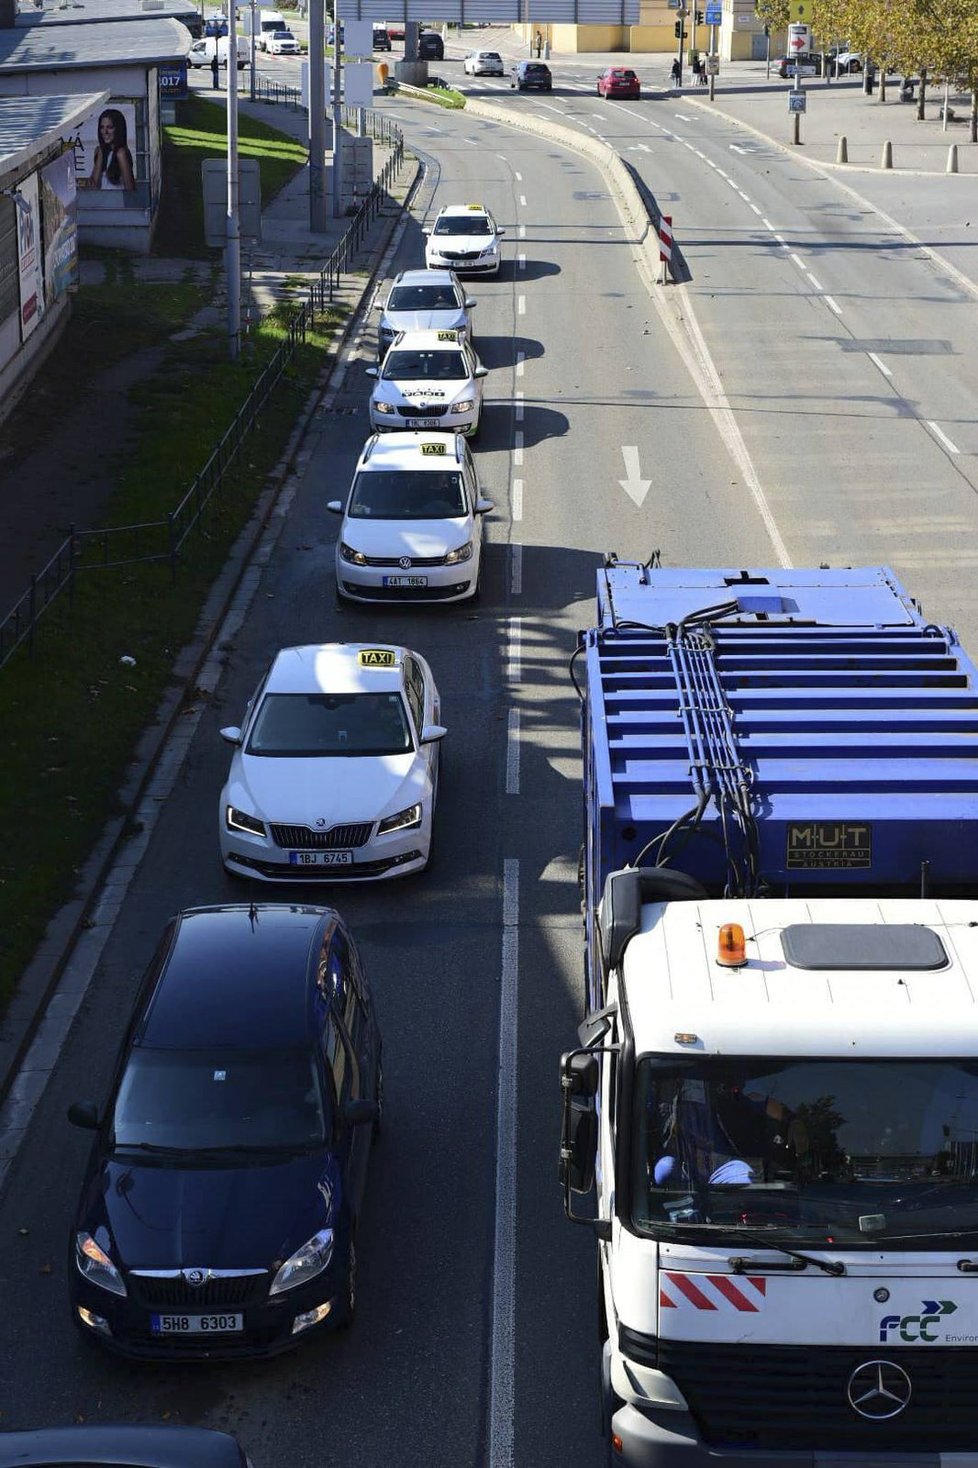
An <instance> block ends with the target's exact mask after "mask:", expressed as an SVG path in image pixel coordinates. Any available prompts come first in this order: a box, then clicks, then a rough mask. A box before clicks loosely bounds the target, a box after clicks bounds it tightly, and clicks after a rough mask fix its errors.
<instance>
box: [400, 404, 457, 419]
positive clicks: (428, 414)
mask: <svg viewBox="0 0 978 1468" xmlns="http://www.w3.org/2000/svg"><path fill="white" fill-rule="evenodd" d="M397 411H398V412H399V413H400V415H401V417H402V418H441V417H443V416H444V414H445V413H447V412H448V404H447V403H432V404H431V406H430V407H428V408H412V407H410V406H408V407H405V406H404V405H403V404H402V405H401V406H400V407H399V408H398V410H397Z"/></svg>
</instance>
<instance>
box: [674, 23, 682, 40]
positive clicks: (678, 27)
mask: <svg viewBox="0 0 978 1468" xmlns="http://www.w3.org/2000/svg"><path fill="white" fill-rule="evenodd" d="M682 38H683V23H682V21H681V20H677V21H676V40H677V41H681V40H682Z"/></svg>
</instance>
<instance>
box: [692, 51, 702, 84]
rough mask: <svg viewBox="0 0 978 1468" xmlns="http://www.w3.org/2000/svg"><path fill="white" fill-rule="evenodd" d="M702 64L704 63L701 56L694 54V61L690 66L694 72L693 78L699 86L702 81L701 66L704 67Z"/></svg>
mask: <svg viewBox="0 0 978 1468" xmlns="http://www.w3.org/2000/svg"><path fill="white" fill-rule="evenodd" d="M702 65H703V63H702V62H701V61H700V58H699V56H694V57H693V59H692V61H691V62H690V66H691V68H692V72H693V80H694V81H695V83H696V85H697V86H699V82H700V68H701V67H702Z"/></svg>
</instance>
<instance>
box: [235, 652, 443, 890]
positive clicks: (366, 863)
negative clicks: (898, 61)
mask: <svg viewBox="0 0 978 1468" xmlns="http://www.w3.org/2000/svg"><path fill="white" fill-rule="evenodd" d="M440 718H441V700H440V698H439V695H438V689H437V688H436V687H435V680H434V678H433V677H432V673H431V669H430V668H429V666H428V664H427V663H426V662H425V660H424V658H423V657H421V656H420V654H419V653H416V652H411V651H409V649H407V648H405V647H392V646H390V645H383V644H381V645H377V646H373V645H371V646H367V645H365V644H356V643H342V642H333V643H325V644H317V645H313V646H307V647H286V648H283V649H282V650H281V652H279V653H277V654H276V656H275V659H274V661H273V662H272V665H271V667H270V668H269V670H268V672H267V673H266V674H265V677H264V678H263V679H262V681H261V683H260V684H259V685H258V688H257V690H256V692H255V695H254V697H253V698H252V699H251V702H250V703H249V704H248V707H247V709H246V710H245V717H244V723H243V725H242V727H241V728H228V729H222V730H221V737H222V738H223V739H226V740H227V742H228V743H229V744H233V745H234V747H235V748H234V755H233V756H232V759H231V768H230V770H229V772H228V778H227V783H226V784H225V786H224V789H223V790H222V792H221V803H220V813H219V830H220V845H221V858H222V860H223V862H224V865H225V867H226V869H227V871H228V872H230V873H231V874H232V875H233V876H238V877H252V878H255V879H257V880H258V881H263V882H315V881H318V882H323V881H328V882H333V881H338V880H344V881H376V880H378V879H380V878H383V877H403V876H407V875H408V874H409V873H410V872H419V871H421V870H422V869H423V868H424V867H425V866H426V865H427V862H428V855H429V851H430V848H431V825H432V818H433V816H434V810H435V799H436V796H437V792H438V764H439V750H440V742H441V740H442V739H443V738H444V736H445V733H446V731H445V728H444V727H443V725H442V724H441V723H440V722H439V720H440Z"/></svg>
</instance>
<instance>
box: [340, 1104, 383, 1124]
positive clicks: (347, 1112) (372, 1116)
mask: <svg viewBox="0 0 978 1468" xmlns="http://www.w3.org/2000/svg"><path fill="white" fill-rule="evenodd" d="M379 1116H380V1107H379V1106H378V1105H377V1102H376V1101H363V1100H360V1101H347V1103H346V1104H345V1106H344V1107H343V1120H344V1121H345V1122H346V1124H347V1126H366V1124H367V1123H368V1122H373V1121H376V1120H377V1119H378V1117H379Z"/></svg>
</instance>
